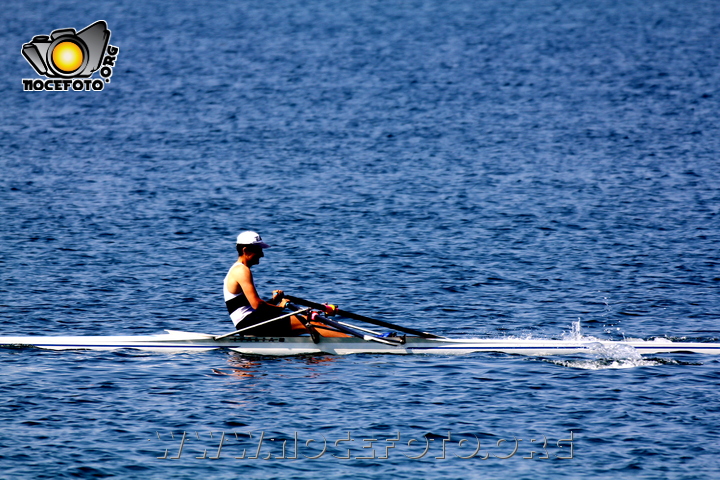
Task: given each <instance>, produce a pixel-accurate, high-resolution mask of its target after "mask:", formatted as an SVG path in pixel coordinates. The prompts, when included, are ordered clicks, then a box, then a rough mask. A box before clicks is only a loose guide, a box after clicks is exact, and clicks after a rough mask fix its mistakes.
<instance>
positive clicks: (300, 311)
mask: <svg viewBox="0 0 720 480" xmlns="http://www.w3.org/2000/svg"><path fill="white" fill-rule="evenodd" d="M309 310H310V309H309V308H303V309H302V310H298V311H295V312H290V313H286V314H285V315H280V316H279V317H275V318H271V319H270V320H265V321H264V322H260V323H256V324H255V325H250V326H249V327H245V328H241V329H240V330H235V331H234V332H230V333H226V334H225V335H219V336H217V337H213V340H222V339H223V338H227V337H231V336H233V335H237V334H238V333H242V332H244V331H245V330H250V329H251V328H255V327H259V326H260V325H265V324H267V323H270V322H274V321H276V320H282V319H283V318H287V317H292V316H293V315H297V314H299V313H306V312H308V311H309Z"/></svg>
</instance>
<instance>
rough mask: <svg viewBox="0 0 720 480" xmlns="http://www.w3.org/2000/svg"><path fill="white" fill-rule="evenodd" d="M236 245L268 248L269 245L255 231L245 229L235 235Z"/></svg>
mask: <svg viewBox="0 0 720 480" xmlns="http://www.w3.org/2000/svg"><path fill="white" fill-rule="evenodd" d="M235 243H237V244H238V245H258V246H259V247H260V248H270V245H268V244H267V243H265V242H263V241H262V237H260V235H259V234H258V233H257V232H251V231H246V232H242V233H241V234H240V235H238V236H237V242H235Z"/></svg>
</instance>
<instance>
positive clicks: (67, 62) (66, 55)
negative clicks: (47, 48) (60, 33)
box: [52, 41, 84, 73]
mask: <svg viewBox="0 0 720 480" xmlns="http://www.w3.org/2000/svg"><path fill="white" fill-rule="evenodd" d="M83 59H84V55H83V51H82V49H81V48H80V46H79V45H78V44H76V43H75V42H69V41H65V42H61V43H58V44H57V45H56V46H55V48H54V49H53V51H52V63H53V64H54V65H55V67H57V68H58V69H59V70H61V71H62V72H65V73H70V72H75V71H76V70H78V69H79V68H80V66H81V65H82V64H83Z"/></svg>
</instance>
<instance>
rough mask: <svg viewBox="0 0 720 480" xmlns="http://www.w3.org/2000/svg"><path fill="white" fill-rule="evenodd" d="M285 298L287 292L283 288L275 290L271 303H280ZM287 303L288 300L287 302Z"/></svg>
mask: <svg viewBox="0 0 720 480" xmlns="http://www.w3.org/2000/svg"><path fill="white" fill-rule="evenodd" d="M283 298H285V292H283V291H282V290H273V292H272V299H271V300H270V301H271V303H274V304H275V305H278V303H279V302H280V301H281V300H282V299H283ZM286 303H287V302H286Z"/></svg>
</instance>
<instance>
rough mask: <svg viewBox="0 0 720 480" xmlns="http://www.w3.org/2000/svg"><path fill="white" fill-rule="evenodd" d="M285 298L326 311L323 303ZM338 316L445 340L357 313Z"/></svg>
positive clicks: (289, 296) (291, 297)
mask: <svg viewBox="0 0 720 480" xmlns="http://www.w3.org/2000/svg"><path fill="white" fill-rule="evenodd" d="M285 298H287V299H289V300H290V301H291V302H293V303H299V304H301V305H305V306H307V307H311V308H315V309H317V310H322V311H325V305H323V304H322V303H317V302H312V301H310V300H305V299H304V298H300V297H294V296H292V295H285ZM337 314H338V315H340V316H343V317H346V318H352V319H353V320H359V321H361V322H365V323H370V324H372V325H378V326H380V327H386V328H392V329H395V330H398V331H400V332H403V333H409V334H410V335H417V336H418V337H423V338H443V337H441V336H439V335H435V334H433V333H428V332H421V331H420V330H415V329H414V328H407V327H403V326H400V325H395V324H394V323H390V322H386V321H384V320H376V319H374V318H370V317H366V316H364V315H358V314H357V313H352V312H348V311H346V310H341V309H338V310H337Z"/></svg>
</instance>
